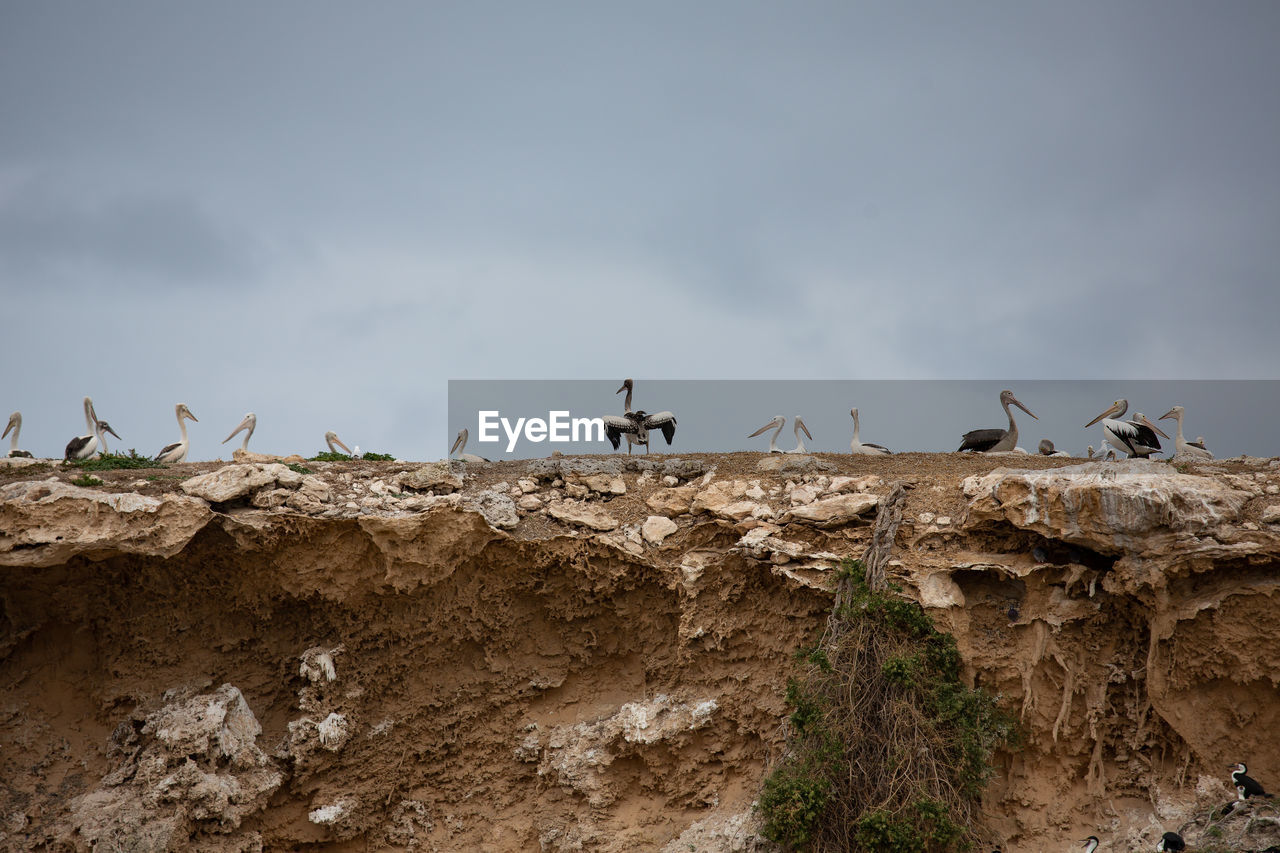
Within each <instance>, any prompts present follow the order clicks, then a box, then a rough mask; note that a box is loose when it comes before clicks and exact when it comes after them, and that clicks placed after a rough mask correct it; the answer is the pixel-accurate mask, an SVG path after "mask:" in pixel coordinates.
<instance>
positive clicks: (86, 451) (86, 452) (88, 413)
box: [63, 397, 98, 459]
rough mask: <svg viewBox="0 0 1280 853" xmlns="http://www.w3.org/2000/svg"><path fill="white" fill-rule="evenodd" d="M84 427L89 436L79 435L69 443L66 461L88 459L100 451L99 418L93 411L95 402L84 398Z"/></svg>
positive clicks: (65, 456)
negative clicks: (87, 430)
mask: <svg viewBox="0 0 1280 853" xmlns="http://www.w3.org/2000/svg"><path fill="white" fill-rule="evenodd" d="M84 425H85V426H86V427H88V428H89V434H88V435H78V436H76V437H75V438H73V439H71V440H70V441H68V442H67V450H66V453H65V455H64V457H63V458H65V459H88V458H89V457H90V456H92V455H93V454H94V453H95V452H97V450H98V416H97V414H95V413H94V411H93V400H91V399H90V398H88V397H85V398H84Z"/></svg>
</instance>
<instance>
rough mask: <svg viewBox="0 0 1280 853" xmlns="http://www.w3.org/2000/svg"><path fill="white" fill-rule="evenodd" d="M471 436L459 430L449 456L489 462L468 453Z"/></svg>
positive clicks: (465, 429) (468, 460)
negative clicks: (468, 442) (468, 440)
mask: <svg viewBox="0 0 1280 853" xmlns="http://www.w3.org/2000/svg"><path fill="white" fill-rule="evenodd" d="M470 435H471V434H470V433H469V432H467V428H466V427H463V428H462V429H460V430H458V437H457V438H455V439H454V440H453V447H450V448H449V455H450V456H452V455H453V454H454V453H455V452H456V453H457V454H458V458H459V459H461V460H462V461H463V462H488V461H489V460H488V459H485V458H484V457H483V456H476V455H475V454H474V453H467V438H469V437H470ZM613 446H614V448H617V446H618V445H617V443H616V442H615V443H614V445H613Z"/></svg>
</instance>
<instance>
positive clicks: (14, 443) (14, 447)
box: [0, 412, 31, 459]
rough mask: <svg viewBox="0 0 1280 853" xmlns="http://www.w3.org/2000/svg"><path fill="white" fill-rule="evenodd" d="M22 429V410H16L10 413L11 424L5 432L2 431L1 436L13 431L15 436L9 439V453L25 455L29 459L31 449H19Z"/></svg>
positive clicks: (11, 454)
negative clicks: (19, 434) (19, 437)
mask: <svg viewBox="0 0 1280 853" xmlns="http://www.w3.org/2000/svg"><path fill="white" fill-rule="evenodd" d="M21 430H22V412H14V413H13V414H12V415H9V425H8V426H7V427H5V428H4V432H3V433H0V438H4V437H5V436H6V435H8V434H9V433H10V431H12V432H13V437H12V438H10V439H9V455H10V456H25V457H27V458H28V459H30V458H31V453H30V451H27V450H19V449H18V433H19V432H21Z"/></svg>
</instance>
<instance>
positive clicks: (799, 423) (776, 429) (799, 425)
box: [747, 409, 856, 453]
mask: <svg viewBox="0 0 1280 853" xmlns="http://www.w3.org/2000/svg"><path fill="white" fill-rule="evenodd" d="M854 411H856V409H855V410H854ZM786 423H787V418H786V415H774V416H773V417H772V418H770V419H769V422H768V423H767V424H765V425H764V426H762V427H760V429H758V430H756V431H755V432H753V433H751V435H749V436H747V438H755V437H756V436H757V435H760V434H761V433H763V432H765V431H766V430H773V435H771V436H769V452H770V453H808V452H809V451H808V450H806V449H805V446H804V439H803V438H801V437H800V433H801V432H804V434H805V435H807V436H809V440H810V441H813V436H812V435H810V433H809V428H808V427H807V426H805V425H804V418H802V417H800V416H799V415H796V425H795V427H794V430H793V431H794V432H795V434H796V446H795V448H794V449H793V450H783V449H782V448H780V447H778V436H779V435H781V434H782V427H783V426H785V425H786Z"/></svg>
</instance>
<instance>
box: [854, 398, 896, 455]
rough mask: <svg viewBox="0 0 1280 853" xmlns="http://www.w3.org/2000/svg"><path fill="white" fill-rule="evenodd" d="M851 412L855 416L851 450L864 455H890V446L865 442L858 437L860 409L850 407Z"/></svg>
mask: <svg viewBox="0 0 1280 853" xmlns="http://www.w3.org/2000/svg"><path fill="white" fill-rule="evenodd" d="M849 414H850V415H852V416H853V441H851V442H849V451H850V452H851V453H855V454H861V455H863V456H888V455H889V453H890V452H891V451H890V450H889V448H887V447H882V446H880V445H879V444H872V443H871V442H869V441H868V442H866V443H865V444H864V443H863V442H862V440H861V439H860V438H859V437H858V409H857V408H856V407H855V408H852V409H850V410H849Z"/></svg>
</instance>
